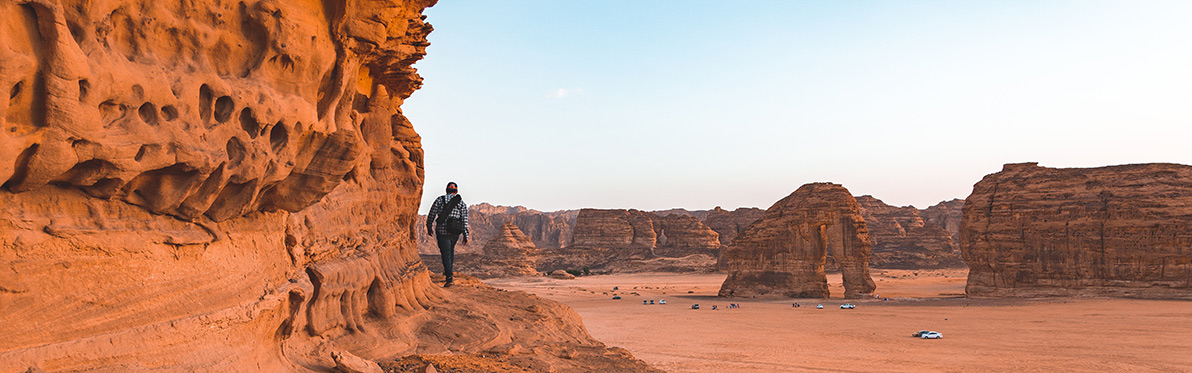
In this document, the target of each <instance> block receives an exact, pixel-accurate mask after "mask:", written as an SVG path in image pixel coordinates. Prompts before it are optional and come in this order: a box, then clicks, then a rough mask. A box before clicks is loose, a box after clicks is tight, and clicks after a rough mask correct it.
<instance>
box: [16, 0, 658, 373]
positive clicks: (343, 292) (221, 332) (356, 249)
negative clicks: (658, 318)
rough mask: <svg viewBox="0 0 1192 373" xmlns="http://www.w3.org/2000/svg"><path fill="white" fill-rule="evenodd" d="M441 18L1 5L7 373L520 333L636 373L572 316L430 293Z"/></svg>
mask: <svg viewBox="0 0 1192 373" xmlns="http://www.w3.org/2000/svg"><path fill="white" fill-rule="evenodd" d="M434 3H435V1H434V0H339V1H336V0H326V1H277V0H244V1H209V2H193V1H181V2H171V1H146V0H101V1H78V0H15V1H4V2H0V19H2V20H3V22H0V88H2V91H3V92H4V95H3V96H0V184H2V188H0V325H3V326H4V327H3V329H4V338H3V339H0V371H4V372H7V371H25V370H28V369H33V370H39V369H41V370H47V371H87V370H101V371H108V370H116V371H143V370H156V371H161V370H168V371H267V372H279V371H330V370H331V369H332V367H334V366H335V362H334V361H333V359H332V352H335V351H345V352H350V353H351V354H352V355H355V356H359V357H360V358H362V359H368V360H377V359H381V358H394V357H398V356H400V354H404V353H413V352H415V350H418V351H444V352H445V351H447V346H448V345H450V346H451V348H453V349H455V351H458V352H461V353H480V352H483V351H488V350H490V349H500V348H501V347H502V346H505V347H506V349H508V347H509V346H510V345H513V344H514V343H513V342H512V339H511V336H512V335H516V337H517V340H518V341H519V342H518V343H519V344H520V345H521V346H527V348H529V347H535V348H537V347H543V348H556V349H565V348H574V347H575V346H583V347H585V348H587V349H585V350H584V351H590V352H591V354H589V355H591V356H595V357H597V358H598V359H599V360H607V362H608V363H609V364H612V365H614V366H615V365H617V364H620V363H634V361H633V359H632V357H631V356H629V355H628V354H627V353H626V354H618V355H609V356H605V355H604V354H603V352H604V351H605V348H604V346H603V345H602V344H600V343H599V342H596V341H595V340H593V339H591V337H590V336H588V335H587V334H586V333H583V332H577V330H578V331H582V330H583V327H582V324H579V321H578V316H574V313H573V312H572V313H570V314H568V312H570V310H569V309H566V308H562V307H561V306H558V307H556V308H558V309H557V310H555V311H557V312H554V311H552V312H553V313H552V314H551V315H544V316H543V317H544V318H546V317H549V318H550V321H549V324H550V325H553V326H556V327H555V328H553V329H550V330H546V329H544V328H543V327H542V326H543V324H546V323H547V322H546V321H543V322H531V321H524V322H515V321H514V320H513V318H511V317H510V316H509V315H506V314H499V315H498V314H496V310H498V309H505V308H502V307H507V308H510V309H512V308H516V307H524V304H525V302H526V300H525V299H519V300H513V299H514V298H511V297H510V296H508V295H507V294H508V293H505V292H498V291H497V290H495V289H491V288H485V287H483V286H481V285H469V286H472V287H474V288H475V289H476V290H475V291H471V292H468V293H467V294H463V293H464V292H461V291H459V290H456V291H457V292H458V293H451V292H444V291H443V290H440V289H441V288H439V287H438V286H436V285H435V284H432V280H431V277H430V274H429V273H428V271H427V269H426V267H425V266H423V265H422V264H421V262H420V260H419V257H418V252H417V247H416V245H415V241H414V234H415V233H416V230H415V228H416V227H417V226H418V222H417V221H416V216H417V215H416V212H417V210H418V207H419V203H420V202H419V201H420V200H421V198H422V185H423V175H424V172H423V150H422V146H421V138H420V136H419V135H418V134H417V133H416V132H415V131H414V128H413V125H412V124H411V123H410V122H409V121H408V120H407V119H406V117H405V116H404V115H402V113H401V108H400V106H401V104H402V103H403V101H404V99H405V98H407V97H409V96H410V94H411V93H413V92H414V91H415V90H416V89H417V88H419V87H420V86H421V83H422V78H421V77H419V76H418V75H417V74H416V71H415V70H414V68H413V67H412V65H413V64H414V62H416V61H418V60H419V59H421V58H422V57H423V55H424V54H425V52H426V47H427V46H428V45H429V43H428V42H427V39H426V37H427V34H428V33H430V32H431V26H430V25H429V24H427V23H426V22H425V21H424V17H423V15H422V12H423V10H424V9H425V8H427V7H429V6H431V5H433V4H434ZM529 301H531V302H534V303H541V302H543V301H541V300H537V299H531V300H529ZM448 302H450V303H452V305H451V306H450V307H455V308H456V309H452V310H451V311H450V313H449V314H448V313H445V312H446V311H445V310H444V309H442V308H441V307H439V305H442V304H444V303H448ZM512 302H519V304H516V305H514V304H512ZM548 306H550V305H548ZM551 307H554V306H551ZM461 308H462V309H471V310H472V311H473V312H472V314H473V315H475V314H480V315H481V316H469V318H466V319H458V320H454V321H453V323H452V324H451V326H455V327H458V328H460V332H458V333H457V332H456V331H452V330H450V329H445V327H442V326H440V325H428V323H429V322H428V321H427V320H436V319H441V318H443V317H448V316H451V315H460V314H464V313H465V312H461ZM477 310H487V312H493V313H492V314H489V313H485V312H486V311H481V312H475V311H477ZM560 315H562V316H563V318H560V317H559V316H560ZM534 320H538V319H534ZM482 329H483V330H495V331H496V332H495V333H484V334H476V335H467V336H464V335H465V334H467V333H465V331H467V330H482ZM515 331H516V333H515ZM444 336H458V337H454V340H451V341H448V342H442V341H441V340H440V339H439V338H445V337H444ZM547 345H550V346H547ZM551 356H557V355H549V354H545V355H542V356H535V357H534V358H535V359H536V360H538V361H540V362H542V363H544V364H545V363H549V362H550V360H551V359H554V360H562V359H559V358H552V357H551ZM585 356H588V355H580V356H575V357H576V358H577V359H576V360H574V361H568V362H559V363H560V364H561V365H557V364H547V365H550V366H555V365H557V366H556V367H555V368H552V369H555V370H576V369H578V368H579V366H577V364H580V363H577V362H579V361H584V358H585ZM631 365H633V367H635V368H626V369H629V370H649V368H648V367H644V365H643V364H640V362H636V363H635V364H631ZM611 370H622V369H620V368H611Z"/></svg>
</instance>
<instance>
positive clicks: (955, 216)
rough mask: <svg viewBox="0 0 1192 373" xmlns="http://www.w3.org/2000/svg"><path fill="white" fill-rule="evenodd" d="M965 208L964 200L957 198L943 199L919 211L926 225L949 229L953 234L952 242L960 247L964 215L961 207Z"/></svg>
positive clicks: (950, 233) (949, 232)
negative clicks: (961, 225)
mask: <svg viewBox="0 0 1192 373" xmlns="http://www.w3.org/2000/svg"><path fill="white" fill-rule="evenodd" d="M962 208H964V200H963V199H959V198H955V199H952V200H951V201H943V202H940V203H937V204H935V205H934V206H931V207H928V208H926V209H923V210H920V211H919V216H922V217H923V222H924V224H926V225H934V226H937V227H941V228H943V229H944V230H946V231H948V234H949V235H951V236H952V242H953V243H954V244H955V245H956V249H957V250H959V249H960V220H961V218H962V217H963V216H964V214H963V212H962V211H961V209H962Z"/></svg>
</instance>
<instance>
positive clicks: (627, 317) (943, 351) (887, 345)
mask: <svg viewBox="0 0 1192 373" xmlns="http://www.w3.org/2000/svg"><path fill="white" fill-rule="evenodd" d="M916 273H917V275H916ZM964 276H965V271H964V270H944V271H893V270H875V271H874V281H876V282H877V285H878V291H877V292H878V294H879V295H880V296H882V297H889V298H891V300H889V301H881V300H875V299H865V300H855V301H851V302H852V303H853V304H856V305H857V308H856V309H852V310H844V309H840V308H839V306H840V304H842V303H845V302H846V300H845V299H842V298H839V295H840V294H843V293H844V291H843V288H841V286H840V275H839V274H837V275H835V276H831V275H830V276H829V284H830V286H831V287H832V293H833V294H834V295H836V297H834V298H832V299H827V300H822V299H792V300H745V299H732V300H728V299H723V298H717V297H716V296H715V295H716V292H717V290H718V289H719V287H720V283H721V282H722V281H723V280H724V277H725V275H723V274H626V275H602V276H587V277H580V278H578V279H575V280H554V279H545V278H513V279H496V280H491V281H487V282H489V283H490V284H492V285H494V286H497V287H500V288H504V289H509V290H523V291H527V292H530V293H534V294H538V295H540V296H543V297H546V298H550V299H554V300H557V301H560V302H563V303H565V304H567V305H569V306H571V307H572V308H574V309H575V310H576V311H577V312H578V313H579V314H580V315H581V316H582V317H583V319H584V324H585V325H586V326H587V328H588V330H589V331H590V332H591V334H592V336H593V337H595V338H596V339H599V340H601V341H603V342H605V343H606V344H609V345H611V346H618V347H624V348H626V349H628V350H629V351H631V352H633V354H634V355H635V356H637V357H638V358H640V359H642V360H645V361H646V362H648V363H650V364H651V365H653V366H655V367H658V368H661V369H664V370H667V371H673V372H721V371H768V372H769V371H790V370H831V371H878V370H880V371H890V370H895V371H898V370H903V371H906V370H923V369H928V370H948V371H952V370H962V371H1007V370H1052V369H1058V370H1063V371H1071V370H1080V371H1103V370H1113V371H1120V370H1131V371H1136V370H1158V371H1184V370H1188V369H1192V302H1187V301H1156V300H1133V299H1085V298H1082V299H1030V300H989V299H966V298H964V297H963V294H964ZM614 287H619V290H617V291H613V288H614ZM614 294H617V295H621V296H622V297H623V299H620V300H613V299H612V296H613V295H614ZM659 299H665V300H666V301H667V302H668V304H666V305H657V304H656V305H642V300H659ZM793 302H798V303H799V304H800V305H801V307H799V308H793V307H792V306H791V303H793ZM693 303H698V304H700V306H701V309H699V310H693V309H691V305H692V304H693ZM729 303H738V304H740V305H741V307H740V308H736V309H727V307H728V304H729ZM817 303H822V304H823V305H824V309H816V308H815V305H816V304H817ZM712 305H717V306H718V308H719V309H717V310H712V309H711V308H712ZM922 329H928V330H935V331H939V332H941V333H943V335H944V338H943V339H940V340H923V339H917V338H911V336H910V335H911V333H914V332H915V331H918V330H922Z"/></svg>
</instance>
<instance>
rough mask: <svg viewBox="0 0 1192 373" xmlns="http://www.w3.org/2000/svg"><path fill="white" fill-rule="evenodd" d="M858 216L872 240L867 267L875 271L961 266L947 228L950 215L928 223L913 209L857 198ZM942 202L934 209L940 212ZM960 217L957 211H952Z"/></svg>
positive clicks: (867, 197)
mask: <svg viewBox="0 0 1192 373" xmlns="http://www.w3.org/2000/svg"><path fill="white" fill-rule="evenodd" d="M857 203H858V204H859V205H860V206H861V216H862V217H864V218H865V226H866V227H867V228H869V238H870V239H871V240H872V241H873V250H872V252H873V254H872V256H871V257H870V260H869V262H870V265H872V266H873V267H874V268H899V269H919V268H951V267H964V262H963V261H962V260H961V259H960V251H959V248H958V247H957V246H956V244H955V243H953V241H952V235H951V233H950V232H949V231H948V230H947V229H946V225H941V224H940V223H945V224H946V223H947V220H944V219H948V218H951V216H950V215H943V214H941V215H942V216H940V218H941V219H937V220H936V221H935V222H931V223H929V222H928V220H927V219H925V218H924V217H923V216H922V215H921V214H922V213H923V212H924V211H923V210H919V209H917V208H915V207H914V206H904V207H895V206H890V205H887V204H886V203H885V202H882V201H881V200H879V199H877V198H873V196H860V197H857ZM942 205H943V203H941V204H939V205H936V206H933V207H934V208H936V209H937V210H939V209H942V208H943V207H941V206H942ZM953 212H954V215H955V216H957V217H959V215H960V211H959V209H957V210H953Z"/></svg>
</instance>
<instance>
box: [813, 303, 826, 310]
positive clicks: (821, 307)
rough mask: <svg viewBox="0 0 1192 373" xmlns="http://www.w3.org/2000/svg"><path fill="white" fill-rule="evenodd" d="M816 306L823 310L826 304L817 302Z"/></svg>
mask: <svg viewBox="0 0 1192 373" xmlns="http://www.w3.org/2000/svg"><path fill="white" fill-rule="evenodd" d="M815 308H816V309H821V310H822V309H824V305H822V304H817V305H815Z"/></svg>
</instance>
